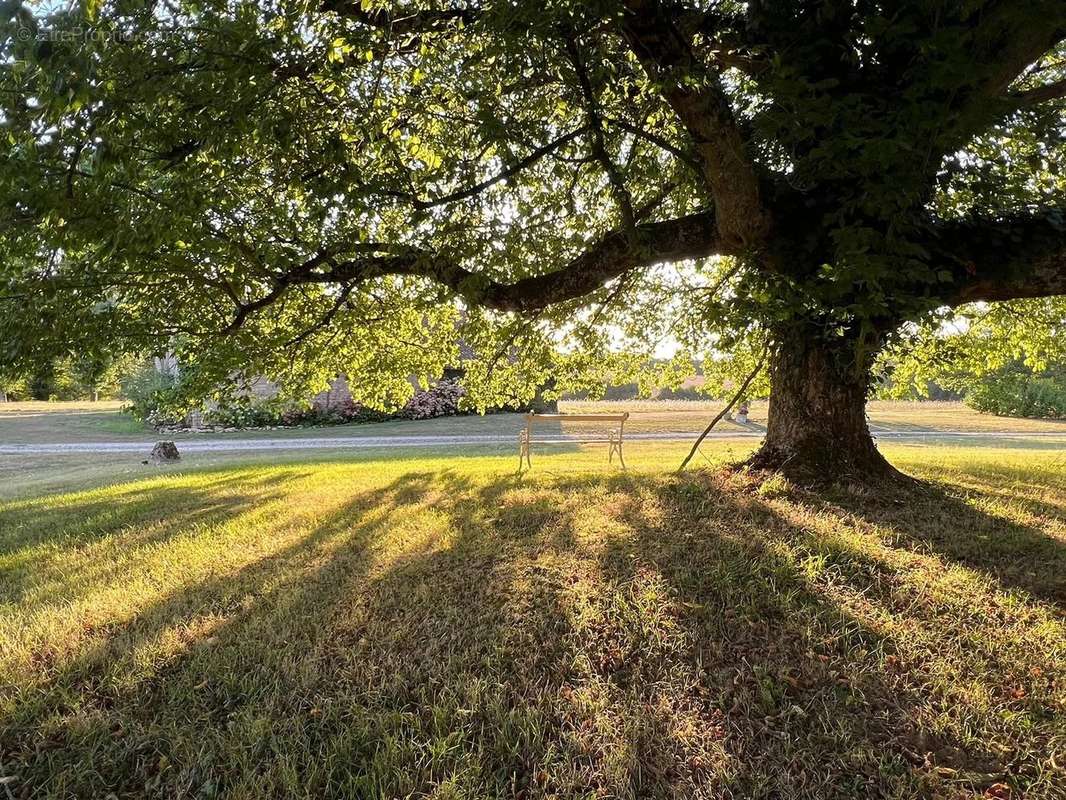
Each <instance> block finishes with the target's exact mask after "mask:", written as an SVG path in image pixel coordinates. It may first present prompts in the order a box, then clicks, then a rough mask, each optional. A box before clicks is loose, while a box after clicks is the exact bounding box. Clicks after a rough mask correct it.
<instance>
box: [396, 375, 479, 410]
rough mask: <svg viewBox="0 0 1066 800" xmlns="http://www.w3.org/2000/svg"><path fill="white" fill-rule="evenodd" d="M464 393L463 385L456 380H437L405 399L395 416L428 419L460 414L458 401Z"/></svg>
mask: <svg viewBox="0 0 1066 800" xmlns="http://www.w3.org/2000/svg"><path fill="white" fill-rule="evenodd" d="M464 394H466V392H465V391H464V390H463V387H462V386H460V385H459V384H458V383H457V382H456V381H454V380H449V379H444V380H439V381H437V382H436V383H435V384H434V385H433V386H432V387H430V388H429V389H426V390H425V391H417V392H415V396H414V397H412V398H411V399H410V400H408V401H407V405H405V406H404V407H403V409H402V410H401V411H400V413H399V414H398V415H397V416H399V417H403V418H404V419H430V418H431V417H450V416H454V415H456V414H461V413H463V412H462V411H461V410H460V408H459V401H460V400H462V398H463V395H464Z"/></svg>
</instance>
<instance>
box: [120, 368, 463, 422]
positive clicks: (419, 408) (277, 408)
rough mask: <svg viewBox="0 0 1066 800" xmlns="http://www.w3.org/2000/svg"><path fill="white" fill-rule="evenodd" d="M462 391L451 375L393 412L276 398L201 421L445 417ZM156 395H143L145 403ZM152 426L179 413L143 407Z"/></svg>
mask: <svg viewBox="0 0 1066 800" xmlns="http://www.w3.org/2000/svg"><path fill="white" fill-rule="evenodd" d="M464 394H465V391H464V390H463V388H462V387H461V386H460V385H459V384H458V382H456V381H454V380H450V379H444V380H440V381H438V382H437V383H436V384H434V385H433V386H432V387H431V388H429V389H427V390H424V391H422V390H420V391H416V392H415V394H414V396H413V397H412V398H411V399H410V400H409V401H408V402H407V404H406V405H405V406H404V407H403V408H402V409H400V410H399V411H397V412H395V413H391V414H390V413H386V412H384V411H377V410H375V409H372V408H368V407H366V406H364V405H361V404H359V403H356V402H354V401H353V400H350V399H349V400H346V401H342V402H339V403H334V404H332V405H329V406H324V405H315V406H311V407H309V408H301V407H288V408H287V407H284V406H281V405H279V404H278V403H277V402H276V401H270V400H268V401H265V402H258V403H257V402H250V401H248V400H245V401H241V402H239V403H236V404H233V405H224V406H219V407H217V408H212V409H210V410H208V411H205V412H204V413H203V415H202V417H201V424H202V425H203V426H204V427H207V428H272V427H286V428H295V427H301V426H313V425H344V424H346V423H351V422H384V421H385V420H389V419H430V418H432V417H447V416H452V415H455V414H462V413H465V412H463V411H462V410H461V409H460V407H459V403H460V401H461V399H462V397H463V395H464ZM154 399H155V396H151V397H146V401H147V402H146V403H145V405H147V404H148V403H150V402H151V400H154ZM141 418H142V419H144V420H145V421H146V422H148V423H149V424H151V425H154V426H155V427H171V426H180V425H182V424H183V423H182V422H181V421H180V415H178V417H175V415H174V414H173V413H169V414H168V413H164V412H163V411H162V410H160V409H158V408H157V409H151V410H145V412H144V415H143V416H142V417H141Z"/></svg>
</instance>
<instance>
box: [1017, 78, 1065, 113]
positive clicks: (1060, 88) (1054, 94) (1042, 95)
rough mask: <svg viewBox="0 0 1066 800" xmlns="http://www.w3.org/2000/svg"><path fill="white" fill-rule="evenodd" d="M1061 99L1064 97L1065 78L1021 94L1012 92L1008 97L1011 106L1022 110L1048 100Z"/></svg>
mask: <svg viewBox="0 0 1066 800" xmlns="http://www.w3.org/2000/svg"><path fill="white" fill-rule="evenodd" d="M1062 97H1066V78H1063V79H1062V80H1061V81H1055V82H1054V83H1046V84H1044V85H1043V86H1035V87H1033V88H1032V89H1026V90H1025V91H1023V92H1014V93H1013V94H1011V95H1010V100H1011V102H1012V104H1013V105H1015V106H1017V107H1019V108H1022V107H1025V106H1034V105H1037V104H1038V103H1046V102H1047V101H1048V100H1058V99H1060V98H1062Z"/></svg>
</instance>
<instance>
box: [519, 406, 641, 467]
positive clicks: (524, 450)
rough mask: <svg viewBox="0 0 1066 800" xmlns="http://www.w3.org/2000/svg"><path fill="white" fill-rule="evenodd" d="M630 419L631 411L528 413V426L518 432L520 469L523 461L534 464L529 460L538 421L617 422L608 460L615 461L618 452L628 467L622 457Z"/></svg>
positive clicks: (612, 435) (529, 464) (528, 465)
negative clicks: (626, 425) (625, 433)
mask: <svg viewBox="0 0 1066 800" xmlns="http://www.w3.org/2000/svg"><path fill="white" fill-rule="evenodd" d="M627 419H629V412H628V411H626V412H625V413H624V414H534V413H529V414H526V426H525V427H524V428H522V430H521V431H519V433H518V471H519V472H521V471H522V462H523V460H524V461H525V464H526V466H527V467H532V466H533V464H532V462H531V461H530V460H529V450H530V446H531V445H532V444H533V425H534V423H538V422H548V421H551V422H617V423H618V427H617V428H611V430H610V432H609V433H608V436H607V443H608V445H609V446H610V449H609V452H608V454H607V461H608V462H609V463H612V464H613V463H614V454H615V453H618V462H619V463H620V464H621V465H622V469H625V468H626V462H625V459H624V458H622V434H623V432H624V430H625V424H626V420H627Z"/></svg>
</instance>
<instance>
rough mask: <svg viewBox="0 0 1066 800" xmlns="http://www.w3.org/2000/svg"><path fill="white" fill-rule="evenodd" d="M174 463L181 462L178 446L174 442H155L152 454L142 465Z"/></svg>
mask: <svg viewBox="0 0 1066 800" xmlns="http://www.w3.org/2000/svg"><path fill="white" fill-rule="evenodd" d="M175 461H181V455H180V454H179V453H178V446H177V445H176V444H174V442H156V443H155V447H153V448H152V454H151V455H150V456H148V461H145V462H144V463H145V464H148V463H152V464H173V463H174V462H175Z"/></svg>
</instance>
